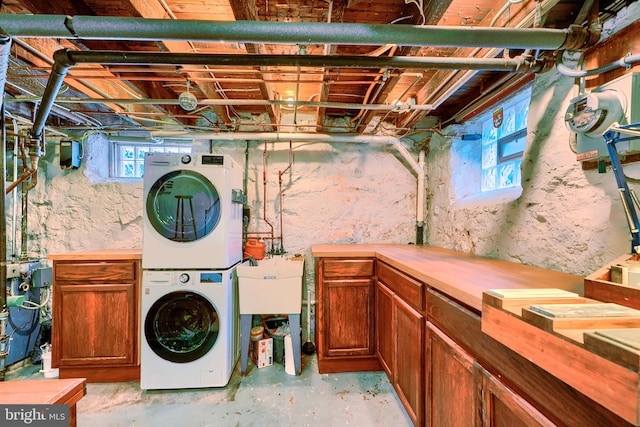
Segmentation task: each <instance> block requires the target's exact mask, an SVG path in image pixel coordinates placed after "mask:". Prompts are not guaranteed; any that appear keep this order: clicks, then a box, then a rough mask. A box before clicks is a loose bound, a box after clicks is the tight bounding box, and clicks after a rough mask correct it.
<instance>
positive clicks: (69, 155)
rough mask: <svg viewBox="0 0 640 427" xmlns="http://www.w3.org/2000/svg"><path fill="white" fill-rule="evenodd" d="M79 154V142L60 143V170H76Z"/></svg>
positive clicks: (78, 164) (78, 165)
mask: <svg viewBox="0 0 640 427" xmlns="http://www.w3.org/2000/svg"><path fill="white" fill-rule="evenodd" d="M80 154H81V153H80V142H78V141H60V169H78V168H79V167H80Z"/></svg>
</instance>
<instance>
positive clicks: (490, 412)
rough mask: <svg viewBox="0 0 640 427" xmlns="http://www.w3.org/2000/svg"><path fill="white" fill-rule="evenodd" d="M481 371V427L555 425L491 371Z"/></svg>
mask: <svg viewBox="0 0 640 427" xmlns="http://www.w3.org/2000/svg"><path fill="white" fill-rule="evenodd" d="M482 373H483V375H482V395H483V410H482V413H483V423H482V426H483V427H512V426H520V427H540V426H543V427H551V426H555V425H556V424H555V423H553V422H551V421H550V420H549V419H548V418H547V417H545V416H544V415H543V414H542V413H540V411H538V410H537V409H536V408H534V407H533V406H532V405H531V404H530V403H529V402H527V401H526V400H524V399H523V398H522V397H521V396H519V395H518V394H516V393H514V392H513V391H512V390H511V389H509V388H508V387H507V386H506V385H504V384H503V383H502V382H501V381H500V380H498V379H497V378H496V377H495V376H493V375H491V373H489V372H487V371H486V370H484V369H483V372H482Z"/></svg>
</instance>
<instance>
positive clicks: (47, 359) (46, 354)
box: [41, 346, 60, 378]
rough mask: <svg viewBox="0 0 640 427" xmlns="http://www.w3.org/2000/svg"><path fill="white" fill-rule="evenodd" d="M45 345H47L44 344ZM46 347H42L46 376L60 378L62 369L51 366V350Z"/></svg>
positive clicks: (43, 369)
mask: <svg viewBox="0 0 640 427" xmlns="http://www.w3.org/2000/svg"><path fill="white" fill-rule="evenodd" d="M43 347H45V346H43ZM46 350H47V349H46V348H42V370H41V372H43V373H44V377H45V378H58V374H59V372H60V370H59V369H58V368H55V369H52V368H51V350H49V351H46Z"/></svg>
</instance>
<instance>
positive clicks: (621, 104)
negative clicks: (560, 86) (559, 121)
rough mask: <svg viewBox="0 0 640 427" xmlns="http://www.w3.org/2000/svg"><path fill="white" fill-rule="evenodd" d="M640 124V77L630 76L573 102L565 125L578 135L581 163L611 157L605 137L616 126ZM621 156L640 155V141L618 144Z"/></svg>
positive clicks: (609, 83) (578, 153)
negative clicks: (616, 124) (608, 130)
mask: <svg viewBox="0 0 640 427" xmlns="http://www.w3.org/2000/svg"><path fill="white" fill-rule="evenodd" d="M638 122H640V73H629V74H625V75H624V76H622V77H618V78H617V79H615V80H612V81H610V82H608V83H605V84H603V85H602V86H600V87H598V88H596V89H594V90H592V91H591V92H587V93H584V94H582V95H580V96H578V97H576V98H574V99H572V100H571V103H570V105H569V108H568V109H567V112H566V114H565V123H566V124H567V126H568V127H569V129H571V130H572V131H573V132H576V134H577V152H576V159H577V160H578V161H599V160H605V159H607V158H608V157H609V152H608V151H607V144H606V143H605V141H604V137H603V133H604V132H605V131H606V130H607V129H608V128H609V126H611V125H612V124H613V123H619V124H621V125H627V124H631V123H638ZM616 148H617V150H618V153H619V154H620V156H625V155H629V154H635V153H640V140H631V141H625V142H621V143H618V144H616Z"/></svg>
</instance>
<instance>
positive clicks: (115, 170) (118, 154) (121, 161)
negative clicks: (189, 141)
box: [111, 142, 191, 179]
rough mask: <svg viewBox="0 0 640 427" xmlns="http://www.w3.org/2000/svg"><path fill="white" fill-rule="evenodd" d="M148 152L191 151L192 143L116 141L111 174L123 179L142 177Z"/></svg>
mask: <svg viewBox="0 0 640 427" xmlns="http://www.w3.org/2000/svg"><path fill="white" fill-rule="evenodd" d="M147 153H191V145H185V144H165V143H162V144H155V143H125V142H114V143H113V145H112V147H111V155H112V157H111V158H112V159H113V161H112V163H111V176H112V177H113V178H123V179H139V178H142V177H143V176H144V158H145V156H146V155H147Z"/></svg>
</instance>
